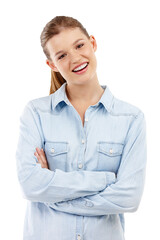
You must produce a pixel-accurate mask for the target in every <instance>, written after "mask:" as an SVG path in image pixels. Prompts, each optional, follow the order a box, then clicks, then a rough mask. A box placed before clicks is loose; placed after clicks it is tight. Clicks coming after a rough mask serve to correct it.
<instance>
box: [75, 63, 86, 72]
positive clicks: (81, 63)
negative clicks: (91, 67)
mask: <svg viewBox="0 0 160 240" xmlns="http://www.w3.org/2000/svg"><path fill="white" fill-rule="evenodd" d="M85 63H88V64H89V62H83V63H81V64H79V65H77V66H76V67H75V68H73V70H72V72H73V71H74V70H75V69H76V68H78V67H80V66H81V65H83V64H85Z"/></svg>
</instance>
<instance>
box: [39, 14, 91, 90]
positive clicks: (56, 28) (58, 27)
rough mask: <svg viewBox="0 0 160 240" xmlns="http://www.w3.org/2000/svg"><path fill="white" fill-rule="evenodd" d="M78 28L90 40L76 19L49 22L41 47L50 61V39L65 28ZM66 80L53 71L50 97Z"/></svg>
mask: <svg viewBox="0 0 160 240" xmlns="http://www.w3.org/2000/svg"><path fill="white" fill-rule="evenodd" d="M76 27H78V28H79V29H80V30H81V31H82V32H83V33H84V34H85V35H86V36H87V37H88V38H89V34H88V32H87V30H86V29H85V28H84V27H83V25H82V24H81V23H80V22H79V21H78V20H77V19H75V18H72V17H68V16H56V17H55V18H53V19H52V20H51V21H49V22H48V23H47V24H46V26H45V27H44V29H43V31H42V33H41V35H40V40H41V46H42V48H43V52H44V54H45V55H46V57H47V59H48V60H49V61H52V59H51V57H50V53H49V51H48V49H47V47H46V43H47V42H48V40H49V39H50V38H52V37H53V36H55V35H57V34H59V33H60V32H61V31H62V30H63V29H65V28H76ZM65 82H66V80H65V79H64V78H63V77H62V75H61V74H60V72H54V71H53V70H51V86H50V92H49V95H50V94H52V93H54V92H55V91H57V90H58V88H60V87H61V86H62V84H63V83H65Z"/></svg>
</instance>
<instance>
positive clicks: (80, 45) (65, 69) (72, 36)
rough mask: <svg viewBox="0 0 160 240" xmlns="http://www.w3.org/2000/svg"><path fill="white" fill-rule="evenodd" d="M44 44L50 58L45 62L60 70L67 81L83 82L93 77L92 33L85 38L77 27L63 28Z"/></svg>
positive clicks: (93, 43) (95, 62) (94, 47)
mask: <svg viewBox="0 0 160 240" xmlns="http://www.w3.org/2000/svg"><path fill="white" fill-rule="evenodd" d="M46 46H47V49H48V51H49V53H50V57H51V59H52V62H51V61H49V60H46V63H47V64H48V65H49V66H50V67H51V68H52V70H53V71H55V72H60V73H61V75H62V76H63V78H64V79H65V80H66V81H67V83H69V84H83V83H84V82H86V81H90V80H93V79H94V78H95V76H96V67H97V61H96V56H95V51H96V49H97V44H96V40H95V38H94V37H93V36H92V35H91V36H90V38H87V36H86V35H85V34H84V33H83V32H82V31H81V30H80V29H79V28H74V29H71V28H70V29H64V30H62V31H61V32H60V33H59V34H57V35H55V36H53V37H52V38H51V39H49V40H48V42H47V44H46ZM80 68H83V69H82V70H81V71H80ZM73 70H74V71H73ZM75 71H77V72H75Z"/></svg>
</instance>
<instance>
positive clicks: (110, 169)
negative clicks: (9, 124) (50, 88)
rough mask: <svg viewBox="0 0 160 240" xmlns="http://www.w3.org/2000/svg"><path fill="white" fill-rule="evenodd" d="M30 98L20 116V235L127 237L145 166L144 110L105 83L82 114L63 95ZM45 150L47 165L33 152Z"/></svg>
mask: <svg viewBox="0 0 160 240" xmlns="http://www.w3.org/2000/svg"><path fill="white" fill-rule="evenodd" d="M66 84H67V83H64V84H63V85H62V86H61V87H60V88H59V89H58V90H57V91H56V92H55V93H53V94H51V95H49V96H45V97H41V98H37V99H33V100H30V101H29V102H28V103H27V104H26V106H25V107H24V109H23V112H22V114H21V116H20V134H19V140H18V146H17V150H16V161H17V174H18V179H19V183H20V186H21V189H22V193H23V196H24V198H25V199H27V200H28V201H27V209H26V216H25V221H24V236H23V240H52V239H53V240H97V239H100V240H111V239H112V240H122V239H123V240H124V239H125V237H124V235H125V234H124V226H125V222H124V213H127V212H134V211H136V210H137V208H138V206H139V204H140V200H141V197H142V193H143V189H144V181H145V169H146V159H147V157H146V155H147V154H146V152H147V151H146V122H145V118H144V113H143V112H142V111H141V110H140V109H139V108H137V107H136V106H133V105H131V104H129V103H127V102H124V101H122V100H120V99H117V98H116V97H114V96H113V95H112V93H111V91H110V90H109V88H108V86H106V85H101V87H102V88H104V89H105V91H104V92H103V95H102V96H101V98H100V100H99V101H98V103H97V104H95V105H90V106H89V107H88V109H87V110H86V112H85V121H84V126H83V124H82V120H81V118H80V115H79V114H78V112H77V111H76V109H75V108H74V107H73V105H72V104H71V103H70V101H69V100H68V98H67V95H66V91H65V90H66V88H65V86H66ZM36 147H39V148H43V149H44V151H45V154H46V157H47V161H48V164H49V169H46V168H42V167H41V165H40V164H39V163H37V158H36V157H35V155H34V152H35V151H36Z"/></svg>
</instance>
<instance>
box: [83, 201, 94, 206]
mask: <svg viewBox="0 0 160 240" xmlns="http://www.w3.org/2000/svg"><path fill="white" fill-rule="evenodd" d="M85 205H86V206H87V207H93V203H92V202H87V201H86V203H85Z"/></svg>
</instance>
